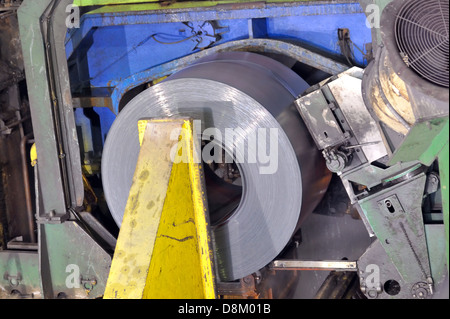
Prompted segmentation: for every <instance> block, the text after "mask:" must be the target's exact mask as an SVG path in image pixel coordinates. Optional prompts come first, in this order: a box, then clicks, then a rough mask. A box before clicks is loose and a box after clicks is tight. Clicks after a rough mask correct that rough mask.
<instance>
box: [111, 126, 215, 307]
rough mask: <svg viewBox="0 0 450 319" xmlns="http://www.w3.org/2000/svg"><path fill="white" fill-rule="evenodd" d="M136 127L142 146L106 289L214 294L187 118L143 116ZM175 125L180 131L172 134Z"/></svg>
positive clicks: (131, 293) (143, 295) (199, 174)
mask: <svg viewBox="0 0 450 319" xmlns="http://www.w3.org/2000/svg"><path fill="white" fill-rule="evenodd" d="M142 127H144V130H141V128H142ZM139 128H140V132H141V133H143V134H140V135H141V137H140V141H141V142H142V143H141V150H140V153H139V158H138V161H137V165H136V170H135V173H134V177H133V184H132V186H131V189H130V192H129V197H128V201H127V205H126V208H125V214H124V217H123V221H122V226H121V229H120V233H119V237H118V240H117V245H116V248H115V252H114V257H113V261H112V265H111V271H110V274H109V277H108V282H107V286H106V289H105V295H104V297H105V298H135V299H148V298H215V297H216V292H215V283H214V274H213V253H212V249H211V240H210V234H209V220H208V211H207V205H206V198H205V194H206V192H205V188H204V183H203V171H202V166H201V162H199V161H197V160H195V157H194V156H195V155H196V154H197V153H196V152H195V150H196V147H198V146H197V145H196V143H195V142H196V141H195V139H194V138H193V129H192V122H191V121H190V120H183V119H181V120H180V119H177V120H169V119H167V120H148V121H140V122H139ZM176 130H178V132H181V134H180V133H177V134H176V136H175V137H176V138H175V140H174V134H173V133H174V132H177V131H176ZM175 147H176V148H175ZM174 150H175V152H174ZM171 153H172V156H175V157H174V158H172V159H171Z"/></svg>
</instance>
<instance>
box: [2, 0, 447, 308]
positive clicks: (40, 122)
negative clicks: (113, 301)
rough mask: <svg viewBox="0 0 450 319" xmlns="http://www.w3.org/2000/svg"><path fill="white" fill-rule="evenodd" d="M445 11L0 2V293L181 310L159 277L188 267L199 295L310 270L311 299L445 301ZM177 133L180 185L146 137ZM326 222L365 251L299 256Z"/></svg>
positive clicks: (286, 288) (389, 4)
mask: <svg viewBox="0 0 450 319" xmlns="http://www.w3.org/2000/svg"><path fill="white" fill-rule="evenodd" d="M448 16H449V3H448V1H444V0H429V1H420V0H392V1H391V0H361V1H359V2H357V1H348V0H338V1H332V2H330V1H293V0H292V1H289V0H285V1H253V0H244V1H237V0H224V1H221V0H218V1H149V0H147V1H144V0H142V1H141V0H133V1H118V0H75V1H72V0H23V1H9V0H6V1H0V70H1V73H0V81H1V82H0V172H1V176H2V178H1V180H0V297H1V298H102V297H105V298H121V297H122V298H123V297H134V298H136V294H132V293H130V291H131V292H133V291H134V292H136V291H138V290H139V289H142V291H143V293H140V292H139V293H138V294H137V298H144V297H146V296H147V297H148V296H157V297H161V296H162V297H165V296H167V297H169V298H170V297H174V296H176V297H179V296H180V294H181V296H184V295H185V296H187V297H191V295H190V294H189V291H190V289H191V288H192V289H193V287H191V286H189V285H191V284H192V283H190V282H189V281H186V282H184V281H176V280H173V279H172V280H171V281H170V283H169V279H164V280H166V281H164V280H162V279H161V278H162V277H163V275H164V276H166V275H165V274H167V273H169V274H170V273H177V271H173V270H171V269H175V268H170V267H171V265H172V264H175V262H177V263H178V264H180V265H181V266H180V267H183V263H184V264H189V265H194V264H195V265H196V263H191V262H190V259H188V258H191V257H192V256H194V257H192V258H194V259H195V258H197V254H198V255H199V256H200V257H199V258H201V262H200V264H199V265H201V266H198V267H202V271H204V269H207V270H206V274H204V273H203V272H202V276H203V277H202V276H200V277H202V278H203V284H204V287H203V288H205V287H206V285H209V286H208V288H207V289H209V291H210V292H211V294H204V296H208V297H209V298H210V297H211V296H212V297H213V298H232V297H233V298H234V297H240V298H292V297H295V293H294V291H295V290H296V289H297V287H300V288H298V289H308V288H307V286H302V275H301V274H302V273H304V272H308V271H310V272H311V271H325V272H327V273H328V272H329V276H328V277H327V278H326V279H325V280H324V281H323V283H320V284H321V285H320V288H319V289H317V291H314V292H313V296H314V297H315V298H335V299H343V298H347V299H350V298H354V299H356V298H358V299H359V298H369V299H385V298H392V299H396V298H398V299H408V298H411V299H425V298H443V297H444V298H448V290H449V289H448V262H449V260H448V250H449V248H448V236H449V235H448V212H449V207H448V204H449V202H448V201H449V194H448V187H449V180H448V174H449V171H448V165H449V162H448V156H449V155H448V154H449V153H448V139H449V138H448V137H449V135H448V117H449V106H448V105H449V83H448V79H449V73H448V72H449V64H448V63H449V62H448V56H449V55H448V35H449V21H448ZM180 120H181V121H182V122H180ZM152 121H156V122H157V123H159V125H157V124H155V123H156V122H152ZM183 121H184V122H183ZM149 123H151V124H149ZM161 123H163V124H164V125H163V124H161ZM177 123H178V124H177ZM179 123H185V124H183V125H188V126H189V127H190V125H191V124H186V123H192V125H193V130H192V131H191V130H189V131H188V133H187V134H188V136H190V139H192V140H194V141H197V142H192V144H190V145H191V146H190V147H192V148H193V154H195V152H198V153H199V154H200V158H201V159H199V160H198V162H196V163H197V164H198V165H197V166H189V171H188V170H186V172H184V171H183V172H184V173H182V171H181V170H180V169H178V171H177V170H176V169H175V167H176V166H175V164H167V163H169V161H168V160H166V158H168V156H169V155H170V154H169V153H170V152H169V151H168V150H169V148H168V145H169V144H167V143H166V142H168V140H163V139H162V137H161V136H166V137H165V138H168V136H169V135H170V134H168V133H167V132H168V131H167V130H168V129H169V128H171V127H172V128H173V127H174V126H176V125H181V124H179ZM183 127H185V126H183ZM147 130H148V131H147ZM150 130H153V131H151V132H152V134H150V133H148V132H150ZM178 132H179V131H178ZM155 136H156V138H155ZM170 136H171V141H172V144H173V141H175V142H176V143H175V145H181V144H177V143H182V142H180V140H181V141H182V140H183V135H182V134H181V135H180V133H177V134H175V135H174V136H172V135H170ZM158 137H159V138H160V139H158ZM151 138H154V140H151ZM150 141H151V143H153V144H150ZM148 145H153V148H151V147H149V146H148ZM183 145H184V144H183ZM144 146H146V147H144ZM158 147H159V148H158ZM191 151H192V150H191ZM171 152H172V153H171V154H172V155H174V154H175V156H176V154H178V153H179V149H175V151H173V149H172V150H171ZM158 156H159V157H158ZM158 158H159V159H158ZM189 158H190V159H191V160H192V159H193V158H195V155H192V156H191V155H190V157H189ZM146 161H148V162H146ZM172 161H173V160H172ZM150 164H151V165H150ZM145 165H148V166H145ZM167 165H169V166H167ZM177 167H178V166H177ZM171 170H172V171H171ZM175 171H176V172H177V174H175ZM164 172H166V173H164ZM183 174H184V175H183ZM196 174H199V175H196ZM149 176H151V177H152V178H149ZM155 176H158V178H156V177H155ZM184 181H186V183H187V184H186V185H187V186H186V185H184V184H183V182H184ZM189 181H190V182H189ZM174 183H175V184H174ZM177 183H178V184H177ZM160 184H161V185H162V184H164V185H166V186H165V187H166V188H164V186H158V185H160ZM167 185H169V186H167ZM180 185H181V186H180ZM183 185H184V186H183ZM188 186H189V187H188ZM177 187H178V188H177ZM183 187H184V188H183ZM141 191H142V192H141ZM188 195H189V196H188ZM197 195H198V196H199V198H197V199H196V196H197ZM152 196H153V197H152ZM191 197H192V198H191ZM200 197H201V198H200ZM144 200H145V202H144ZM164 203H165V204H164ZM168 203H170V205H171V206H170V207H169V208H167V207H166V206H168V205H169V204H168ZM342 205H343V206H342ZM191 206H192V207H194V208H192V207H191ZM199 207H200V208H199ZM157 208H158V209H157ZM191 209H192V212H193V214H194V215H192V216H195V217H192V218H191V217H189V216H191V215H188V214H190V213H191ZM156 211H158V212H159V214H160V215H158V217H154V216H156V215H157V213H156ZM167 211H168V213H167ZM150 212H154V213H153V215H150ZM170 212H172V213H173V212H175V213H173V214H175V215H177V214H178V216H187V217H183V218H185V219H183V220H181V221H180V220H177V219H173V220H172V219H170V222H169V221H166V222H165V220H169V218H174V215H173V214H172V215H169V214H170ZM334 212H338V215H341V216H342V215H349V214H346V213H350V214H351V215H352V216H353V218H354V219H355V220H357V221H358V222H359V223H361V224H362V225H364V228H365V230H366V232H367V234H368V237H369V238H370V245H368V247H364V252H363V253H361V254H360V255H359V256H358V257H357V258H355V259H354V260H335V259H333V258H334V257H331V258H325V259H323V258H320V259H319V258H316V259H305V258H304V256H302V255H301V254H300V253H298V251H299V250H298V248H299V247H300V248H301V247H302V245H304V244H305V243H304V241H303V239H302V236H301V235H302V231H303V230H304V229H305V227H308V224H307V221H308V218H311V216H312V215H313V214H325V215H327V216H329V215H333V213H334ZM133 214H136V215H135V216H138V217H136V218H134V217H133V218H132V217H129V216H131V215H133ZM183 214H185V215H183ZM152 216H153V217H152ZM345 217H346V218H347V217H349V216H345ZM151 218H156V219H151ZM165 218H166V219H165ZM329 218H336V217H329ZM338 218H341V217H338ZM330 220H332V221H333V220H336V219H330ZM155 221H156V224H154V223H155ZM164 223H166V226H167V225H168V226H167V227H169V228H170V227H172V226H171V225H173V227H176V226H177V225H181V224H183V225H185V224H188V225H190V226H192V225H195V227H196V228H195V229H196V230H197V233H198V234H199V236H198V238H197V237H196V238H197V240H196V241H195V244H196V245H198V246H195V245H194V246H191V247H190V248H187V246H186V248H183V247H185V246H181V245H185V244H186V243H192V241H190V239H192V238H193V237H195V236H196V235H195V234H194V236H190V235H186V234H184V235H182V236H181V237H173V236H172V235H170V236H169V235H168V233H161V227H162V226H161V225H164ZM155 225H156V226H155ZM158 225H159V226H158ZM158 227H159V228H158ZM192 227H193V226H192ZM198 227H203V228H201V229H200V228H198ZM158 229H159V230H158ZM133 233H134V234H137V235H136V236H134V235H132V234H133ZM343 233H344V232H343ZM146 234H148V236H147V235H146ZM133 236H134V237H133ZM202 236H203V237H202ZM317 236H318V238H320V236H325V234H322V235H320V234H318V235H317ZM341 236H347V237H348V238H353V237H352V236H355V234H352V233H351V232H349V233H345V234H342V235H341ZM162 237H165V238H166V240H168V242H170V244H166V246H161V245H163V244H158V243H161V242H162V240H161V238H162ZM149 238H151V239H149ZM324 238H325V237H324ZM355 240H357V239H356V237H355ZM153 241H154V242H155V243H153ZM305 241H306V239H305ZM158 245H159V246H158ZM171 247H175V248H174V249H179V250H178V253H176V254H175V255H170V254H168V255H167V256H171V257H164V258H166V259H162V258H161V257H158V256H159V255H158V254H161V252H162V251H165V249H172V248H171ZM188 249H192V250H188ZM313 249H314V247H313ZM348 249H349V250H350V249H351V248H350V247H349V248H348ZM174 251H175V252H176V251H177V250H174ZM180 251H184V252H188V251H189V252H190V253H186V254H182V253H180ZM152 252H153V253H152ZM177 254H178V255H177ZM179 256H184V257H183V258H185V259H183V258H181V257H179ZM189 256H191V257H189ZM155 260H156V261H155ZM195 260H196V261H198V260H197V259H195ZM155 265H156V266H155ZM205 265H206V266H205ZM158 267H160V268H158ZM208 267H209V268H208ZM155 269H158V271H155ZM183 269H184V271H182V272H179V273H181V276H184V277H186V278H187V277H189V278H191V277H190V276H191V275H192V278H194V275H193V272H195V267H186V268H183ZM147 273H148V274H149V275H147ZM158 274H161V278H159V281H158V276H159V275H158ZM152 276H153V277H152ZM150 277H152V278H153V279H152V280H153V281H150V279H149V278H150ZM164 278H166V277H164ZM167 278H169V277H167ZM207 278H210V279H207ZM149 282H152V283H154V287H157V288H152V287H153V286H152V285H151V284H149ZM180 282H183V287H182V288H180V289H178V288H177V284H176V283H178V285H179V286H180V285H181V284H180ZM205 282H206V283H205ZM192 285H193V284H192ZM144 286H145V288H144ZM152 289H153V290H152ZM205 289H206V288H205ZM156 290H157V293H156V292H155V291H156ZM175 290H176V291H178V292H179V294H175V293H173V291H175ZM125 292H126V293H125ZM202 296H203V295H202Z"/></svg>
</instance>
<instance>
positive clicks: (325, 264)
mask: <svg viewBox="0 0 450 319" xmlns="http://www.w3.org/2000/svg"><path fill="white" fill-rule="evenodd" d="M270 269H272V270H326V271H330V270H334V271H358V267H357V265H356V261H344V260H323V261H310V260H274V261H273V262H272V263H271V264H270Z"/></svg>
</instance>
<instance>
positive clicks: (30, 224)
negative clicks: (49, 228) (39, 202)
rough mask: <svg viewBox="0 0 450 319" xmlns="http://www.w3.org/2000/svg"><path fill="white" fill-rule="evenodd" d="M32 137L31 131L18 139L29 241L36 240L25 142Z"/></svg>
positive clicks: (33, 241)
mask: <svg viewBox="0 0 450 319" xmlns="http://www.w3.org/2000/svg"><path fill="white" fill-rule="evenodd" d="M32 137H33V133H29V134H27V135H24V136H23V137H22V139H21V140H20V154H21V157H22V173H23V184H24V190H25V203H26V209H27V217H28V229H29V232H30V242H32V243H35V242H36V234H35V232H34V216H33V202H32V198H31V189H30V176H29V173H28V165H27V163H28V161H27V158H28V156H27V149H26V146H27V143H28V140H29V139H31V138H32Z"/></svg>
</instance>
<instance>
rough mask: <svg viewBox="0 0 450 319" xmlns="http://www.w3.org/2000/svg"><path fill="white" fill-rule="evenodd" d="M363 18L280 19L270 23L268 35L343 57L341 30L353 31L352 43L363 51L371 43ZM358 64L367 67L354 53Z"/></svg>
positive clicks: (337, 15) (369, 33)
mask: <svg viewBox="0 0 450 319" xmlns="http://www.w3.org/2000/svg"><path fill="white" fill-rule="evenodd" d="M365 19H366V17H365V15H364V14H336V15H330V16H304V17H281V18H269V19H267V33H268V34H269V35H270V37H272V38H284V39H291V40H298V41H300V42H303V43H306V44H308V45H309V46H311V47H314V48H317V49H319V50H321V51H324V52H328V53H330V54H334V55H340V49H339V45H338V29H339V28H347V29H349V30H350V38H351V40H352V41H353V42H354V43H355V44H356V45H357V46H358V47H359V48H360V49H364V47H365V44H366V43H369V42H371V41H372V40H371V39H372V37H371V31H370V29H369V28H367V27H366V26H365ZM354 53H355V58H356V61H357V62H358V63H360V64H364V59H363V56H362V53H361V52H359V51H358V50H357V49H355V50H354Z"/></svg>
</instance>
